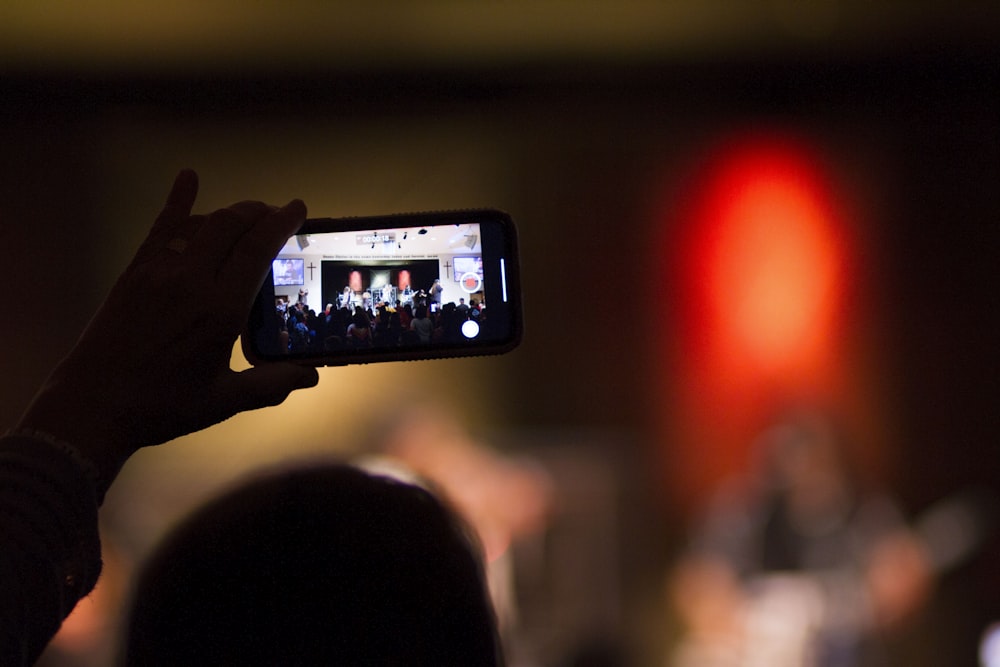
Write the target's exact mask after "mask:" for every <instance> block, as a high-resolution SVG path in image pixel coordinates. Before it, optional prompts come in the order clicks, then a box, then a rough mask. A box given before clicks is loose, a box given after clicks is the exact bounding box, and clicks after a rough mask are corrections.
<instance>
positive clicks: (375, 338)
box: [242, 209, 522, 366]
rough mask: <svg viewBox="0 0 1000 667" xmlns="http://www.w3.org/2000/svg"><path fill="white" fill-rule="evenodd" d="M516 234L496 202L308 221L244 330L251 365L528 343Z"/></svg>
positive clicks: (337, 361)
mask: <svg viewBox="0 0 1000 667" xmlns="http://www.w3.org/2000/svg"><path fill="white" fill-rule="evenodd" d="M519 275H520V274H519V266H518V254H517V231H516V228H515V226H514V223H513V221H512V220H511V219H510V216H508V215H507V214H506V213H503V212H501V211H497V210H491V209H476V210H466V211H447V212H437V213H407V214H396V215H387V216H373V217H362V218H340V219H335V218H320V219H310V220H307V221H306V222H305V224H304V225H303V227H302V229H301V230H300V231H299V233H298V234H297V235H295V236H293V237H292V238H290V239H289V240H288V242H287V243H286V244H285V246H284V247H283V248H282V249H281V251H280V252H279V253H278V255H277V257H275V258H274V261H273V263H272V267H271V272H270V273H269V275H268V276H267V278H266V279H265V280H264V285H263V287H262V288H261V290H260V292H259V293H258V295H257V299H256V301H255V303H254V306H253V308H252V310H251V313H250V320H249V323H248V326H247V330H246V331H245V332H244V334H243V337H242V342H243V353H244V354H245V355H246V357H247V359H248V360H249V361H250V363H252V364H255V365H256V364H260V363H266V362H269V361H294V362H298V363H303V364H309V365H314V366H342V365H345V364H358V363H371V362H377V361H406V360H413V359H436V358H444V357H464V356H475V355H491V354H501V353H503V352H507V351H509V350H512V349H513V348H514V347H516V346H517V345H518V343H519V342H520V340H521V329H522V322H521V285H520V278H519Z"/></svg>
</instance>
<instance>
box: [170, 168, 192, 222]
mask: <svg viewBox="0 0 1000 667" xmlns="http://www.w3.org/2000/svg"><path fill="white" fill-rule="evenodd" d="M197 196H198V174H197V173H196V172H195V170H194V169H187V168H185V169H181V170H180V171H179V172H177V176H175V177H174V184H173V187H171V188H170V194H169V195H168V196H167V206H168V207H171V208H180V209H188V211H189V212H190V208H191V207H192V206H193V205H194V200H195V198H196V197H197Z"/></svg>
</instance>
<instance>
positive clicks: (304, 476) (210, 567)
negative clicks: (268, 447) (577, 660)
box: [124, 465, 501, 666]
mask: <svg viewBox="0 0 1000 667" xmlns="http://www.w3.org/2000/svg"><path fill="white" fill-rule="evenodd" d="M475 545H476V543H475V541H474V539H472V538H471V534H470V532H469V531H468V529H467V528H466V527H465V525H464V524H463V523H462V522H461V521H460V520H459V519H458V518H457V517H456V515H455V514H454V513H453V512H452V511H451V510H450V509H448V508H447V507H446V506H445V505H443V504H442V502H440V501H439V500H438V499H437V498H435V497H434V496H433V495H432V494H430V493H429V492H427V491H426V490H424V489H422V488H419V487H416V486H412V485H409V484H404V483H402V482H398V481H395V480H391V479H388V478H384V477H377V476H373V475H369V474H367V473H365V472H362V471H360V470H358V469H356V468H352V467H348V466H341V465H324V466H319V467H309V468H301V469H296V470H291V471H284V472H280V473H276V474H275V473H272V474H270V475H268V476H266V477H263V478H260V479H257V480H255V481H252V482H250V483H247V484H244V485H242V486H240V487H239V488H237V489H236V490H234V491H231V492H229V493H227V494H225V495H223V496H222V497H220V498H219V499H217V500H215V501H214V502H211V503H209V504H208V505H206V506H205V507H203V508H202V509H200V510H198V511H197V512H195V513H194V514H193V515H192V516H191V517H189V518H188V519H187V520H186V521H184V522H183V523H182V524H181V525H180V526H179V527H178V528H177V529H175V530H174V531H173V533H172V534H171V535H169V536H168V538H167V539H166V540H165V542H164V543H163V544H162V545H161V547H160V548H159V549H158V550H157V552H156V553H155V554H154V555H153V557H152V558H151V559H150V561H149V562H148V563H147V565H146V566H145V568H144V569H143V571H142V572H141V574H140V577H139V580H138V584H137V587H136V590H135V592H134V595H133V601H132V607H131V613H130V617H129V620H128V625H127V631H126V647H125V656H124V657H125V661H126V662H127V664H134V665H181V664H183V665H192V664H212V665H222V664H229V665H236V664H239V665H265V664H266V665H277V664H287V665H319V664H331V665H477V666H478V665H496V664H500V663H501V658H500V650H499V642H498V640H497V636H496V622H495V618H494V615H493V609H492V606H491V604H490V601H489V596H488V593H487V591H486V585H485V583H484V582H485V579H484V575H483V569H482V561H481V557H480V555H479V551H478V548H477V547H476V546H475Z"/></svg>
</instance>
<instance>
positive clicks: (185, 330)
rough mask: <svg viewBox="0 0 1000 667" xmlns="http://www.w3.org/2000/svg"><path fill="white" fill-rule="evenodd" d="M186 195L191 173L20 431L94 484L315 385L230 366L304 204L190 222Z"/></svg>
mask: <svg viewBox="0 0 1000 667" xmlns="http://www.w3.org/2000/svg"><path fill="white" fill-rule="evenodd" d="M197 192H198V177H197V175H196V174H195V173H194V172H193V171H182V172H181V173H180V174H178V176H177V179H176V180H175V182H174V185H173V188H172V189H171V191H170V195H169V197H168V198H167V203H166V205H165V206H164V208H163V211H162V212H161V213H160V215H159V217H157V219H156V222H155V223H154V224H153V227H152V229H151V230H150V232H149V236H148V237H147V238H146V240H145V241H144V242H143V244H142V245H141V246H140V248H139V250H138V252H137V253H136V256H135V257H134V258H133V260H132V262H131V263H130V264H129V265H128V267H127V268H126V269H125V272H124V273H123V274H122V275H121V277H120V278H119V279H118V281H117V283H116V284H115V286H114V287H113V288H112V290H111V293H110V294H109V295H108V297H107V299H106V301H105V302H104V304H103V305H102V306H101V307H100V309H99V310H98V312H97V314H96V315H95V316H94V319H93V320H92V321H91V322H90V324H89V325H88V326H87V328H86V330H85V331H84V333H83V335H82V337H81V338H80V340H79V342H78V343H77V345H76V346H75V347H74V349H73V350H72V351H71V352H70V354H69V356H68V357H67V358H66V359H65V360H64V361H63V362H62V363H61V364H60V365H59V366H58V367H57V368H56V370H55V371H54V372H53V374H52V376H51V377H50V378H49V379H48V381H47V382H46V384H45V385H44V386H43V387H42V389H41V391H40V392H39V394H38V395H37V396H36V397H35V400H34V402H33V403H32V405H31V406H30V407H29V408H28V411H27V412H26V413H25V415H24V417H22V419H21V422H20V427H21V428H30V429H36V430H38V431H43V432H45V433H48V434H50V435H52V436H55V437H56V438H58V439H61V440H65V441H66V442H68V443H70V444H72V445H73V446H75V447H76V448H78V449H79V450H80V452H81V453H82V454H83V455H84V456H85V457H87V458H88V459H90V460H91V461H92V462H93V463H94V464H95V465H96V466H97V467H98V469H99V471H100V475H101V479H102V482H103V483H104V485H106V484H109V483H110V481H111V480H112V479H113V478H114V476H115V474H117V472H118V470H119V469H120V467H121V465H122V464H123V463H124V462H125V460H126V459H127V458H128V457H129V456H131V454H132V453H134V452H135V451H136V450H137V449H138V448H140V447H144V446H147V445H157V444H160V443H163V442H167V441H168V440H172V439H174V438H176V437H179V436H182V435H185V434H187V433H191V432H193V431H197V430H200V429H203V428H206V427H208V426H211V425H213V424H216V423H218V422H221V421H224V420H226V419H228V418H229V417H231V416H233V415H235V414H237V413H239V412H242V411H244V410H253V409H256V408H261V407H264V406H268V405H277V404H278V403H281V402H282V401H283V400H284V399H285V398H286V397H287V396H288V394H289V393H290V392H291V391H293V390H295V389H300V388H304V387H311V386H313V385H315V384H316V383H317V381H318V374H317V372H316V370H315V369H314V368H308V367H302V366H297V365H294V364H290V363H275V364H268V365H264V366H258V367H255V368H251V369H249V370H245V371H242V372H235V371H233V370H232V369H231V368H230V366H229V360H230V356H231V354H232V348H233V344H234V343H235V341H236V338H237V337H238V336H239V334H240V332H241V331H242V329H243V327H244V326H245V324H246V321H247V317H248V314H249V312H250V307H251V304H252V303H253V299H254V296H255V295H256V293H257V291H258V290H259V289H260V286H261V284H262V282H263V280H264V278H265V277H266V275H267V272H268V269H269V268H270V265H271V260H272V259H273V257H274V256H275V255H276V254H277V253H278V251H279V250H280V249H281V247H282V245H283V244H284V243H285V241H287V240H288V238H289V237H290V236H291V235H292V234H294V233H295V232H296V231H298V229H299V227H301V225H302V222H303V221H304V220H305V216H306V208H305V205H304V204H303V203H302V202H301V201H299V200H294V201H292V202H290V203H289V204H288V205H286V206H285V207H284V208H275V207H273V206H268V205H266V204H263V203H260V202H249V201H248V202H240V203H238V204H233V205H232V206H230V207H228V208H224V209H220V210H218V211H215V212H214V213H212V214H210V215H208V216H202V215H191V208H192V206H193V205H194V200H195V196H196V195H197ZM100 491H101V492H102V493H103V491H104V489H100Z"/></svg>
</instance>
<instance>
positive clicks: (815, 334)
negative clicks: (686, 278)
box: [694, 145, 843, 373]
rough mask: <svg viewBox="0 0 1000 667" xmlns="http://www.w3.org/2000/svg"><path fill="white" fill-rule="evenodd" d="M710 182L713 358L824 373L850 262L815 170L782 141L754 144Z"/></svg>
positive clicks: (708, 282)
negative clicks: (843, 274)
mask: <svg viewBox="0 0 1000 667" xmlns="http://www.w3.org/2000/svg"><path fill="white" fill-rule="evenodd" d="M710 179H711V180H710V181H709V183H708V184H707V185H708V187H707V189H706V191H705V193H704V196H705V198H706V200H705V209H704V217H703V218H702V219H701V220H698V221H697V224H698V225H699V226H700V227H701V228H702V229H701V233H703V234H705V235H706V239H707V243H706V244H705V247H704V250H703V251H702V252H703V258H704V259H703V261H702V262H700V264H701V267H699V268H698V274H699V275H697V276H695V277H694V278H695V280H696V281H697V282H698V283H700V284H701V285H702V286H703V290H704V293H703V294H702V297H701V298H704V299H705V300H706V305H707V314H708V321H707V322H705V323H704V325H706V326H707V333H710V334H711V337H712V338H713V339H714V344H715V345H716V346H717V349H716V350H715V355H721V356H722V357H723V359H729V358H739V359H742V363H741V365H742V366H743V367H745V368H747V369H748V371H749V372H751V373H760V372H764V373H796V372H819V371H820V370H821V366H822V365H823V361H824V360H823V359H822V357H823V356H824V355H825V354H826V353H827V351H828V349H829V343H830V338H831V334H832V331H831V329H832V327H833V325H834V314H835V311H836V306H837V299H838V296H839V288H840V284H839V282H840V277H841V275H840V274H841V267H842V265H843V258H842V251H841V248H840V247H839V239H838V234H837V232H836V229H835V221H834V219H833V215H832V212H831V210H830V206H829V204H828V202H827V195H826V193H825V192H824V190H823V188H821V182H820V179H819V177H818V173H817V169H816V167H815V166H814V165H813V164H810V162H809V161H808V160H807V159H806V157H805V156H804V155H802V154H800V153H797V152H793V151H792V150H790V149H789V148H788V147H785V146H781V145H778V146H772V145H760V146H749V147H744V148H741V149H738V150H737V151H736V152H735V153H734V154H731V155H729V156H728V159H727V160H725V161H724V162H723V163H722V164H721V165H720V166H719V168H718V171H717V172H716V173H715V174H714V175H710Z"/></svg>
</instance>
